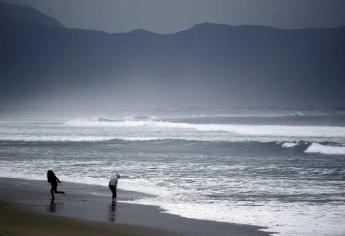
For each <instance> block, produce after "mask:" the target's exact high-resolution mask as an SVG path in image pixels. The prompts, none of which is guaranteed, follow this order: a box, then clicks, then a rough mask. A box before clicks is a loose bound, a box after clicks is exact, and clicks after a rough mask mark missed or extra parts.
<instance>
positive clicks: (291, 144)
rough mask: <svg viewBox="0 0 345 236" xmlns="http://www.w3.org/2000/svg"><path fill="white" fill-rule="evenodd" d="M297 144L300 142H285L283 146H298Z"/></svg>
mask: <svg viewBox="0 0 345 236" xmlns="http://www.w3.org/2000/svg"><path fill="white" fill-rule="evenodd" d="M297 145H298V143H290V142H285V143H283V144H282V148H292V147H296V146H297Z"/></svg>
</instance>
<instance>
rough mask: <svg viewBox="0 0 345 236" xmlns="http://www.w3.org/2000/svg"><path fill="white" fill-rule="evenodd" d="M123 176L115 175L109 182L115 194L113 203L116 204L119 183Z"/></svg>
mask: <svg viewBox="0 0 345 236" xmlns="http://www.w3.org/2000/svg"><path fill="white" fill-rule="evenodd" d="M120 177H121V176H120V175H119V174H116V175H113V176H112V177H111V179H110V181H109V188H110V190H111V193H112V194H113V197H112V203H113V204H115V203H116V196H117V190H116V187H117V181H118V180H119V178H120Z"/></svg>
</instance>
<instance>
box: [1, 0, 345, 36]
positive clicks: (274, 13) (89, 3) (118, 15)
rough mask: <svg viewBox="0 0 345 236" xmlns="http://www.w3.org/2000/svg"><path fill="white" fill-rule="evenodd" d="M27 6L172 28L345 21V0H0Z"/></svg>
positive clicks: (84, 24)
mask: <svg viewBox="0 0 345 236" xmlns="http://www.w3.org/2000/svg"><path fill="white" fill-rule="evenodd" d="M0 1H2V2H7V3H13V4H27V5H31V6H33V7H34V8H36V9H38V10H39V11H41V12H43V13H45V14H47V15H50V16H52V17H54V18H56V19H57V20H59V21H60V22H61V23H62V24H64V25H65V26H66V27H72V28H84V29H96V30H102V31H108V32H127V31H131V30H133V29H137V28H142V29H146V30H149V31H153V32H159V33H172V32H176V31H180V30H184V29H187V28H189V27H191V26H193V25H194V24H197V23H203V22H213V23H225V24H231V25H241V24H255V25H269V26H274V27H278V28H305V27H335V26H340V25H345V0H0Z"/></svg>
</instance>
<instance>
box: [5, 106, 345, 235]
mask: <svg viewBox="0 0 345 236" xmlns="http://www.w3.org/2000/svg"><path fill="white" fill-rule="evenodd" d="M48 169H53V170H54V172H55V173H56V174H57V176H58V177H59V178H60V179H61V180H62V181H65V182H76V183H85V184H90V189H91V191H92V185H102V186H107V184H108V181H109V178H110V176H111V175H112V174H113V173H115V172H119V173H120V174H121V176H122V178H121V179H120V180H119V188H120V189H124V190H133V191H138V192H142V193H146V194H145V195H143V196H145V197H142V198H140V199H136V200H133V201H131V203H139V204H147V205H156V206H159V207H160V208H161V210H162V211H163V212H167V213H171V214H176V215H180V216H183V217H188V218H195V219H206V220H212V221H221V222H231V223H240V224H253V225H259V226H266V227H268V229H267V230H268V231H274V232H278V233H279V235H284V236H290V235H294V236H299V235H314V236H316V235H322V236H328V235H329V236H338V235H345V114H344V113H339V112H338V113H337V112H328V113H327V112H305V113H302V112H296V113H291V114H289V113H287V112H285V113H267V114H264V113H260V114H249V115H248V114H246V115H243V114H240V115H231V114H221V115H170V116H169V115H165V116H161V117H160V116H137V117H135V116H134V117H105V118H104V117H95V118H92V117H91V118H90V117H84V118H78V119H64V120H61V119H60V120H38V119H6V120H5V119H3V120H1V121H0V177H13V178H24V179H38V180H46V172H47V170H48ZM120 201H121V196H120Z"/></svg>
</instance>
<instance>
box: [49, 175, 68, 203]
mask: <svg viewBox="0 0 345 236" xmlns="http://www.w3.org/2000/svg"><path fill="white" fill-rule="evenodd" d="M47 178H48V182H49V183H50V185H51V186H52V188H51V189H50V193H51V195H52V201H51V202H50V204H53V203H54V192H55V193H61V194H63V195H64V196H65V192H62V191H57V186H58V183H61V181H60V180H59V179H58V178H57V177H56V176H55V174H54V172H53V171H52V170H48V172H47Z"/></svg>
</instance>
